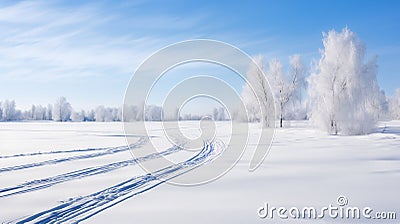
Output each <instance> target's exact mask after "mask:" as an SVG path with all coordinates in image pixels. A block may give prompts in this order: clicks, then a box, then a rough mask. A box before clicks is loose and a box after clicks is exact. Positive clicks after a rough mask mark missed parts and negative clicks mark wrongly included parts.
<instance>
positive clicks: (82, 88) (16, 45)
mask: <svg viewBox="0 0 400 224" xmlns="http://www.w3.org/2000/svg"><path fill="white" fill-rule="evenodd" d="M399 11H400V2H399V1H394V0H393V1H356V0H353V1H321V0H318V1H316V0H315V1H314V0H310V1H294V0H293V1H236V2H234V1H182V2H180V1H134V2H133V1H92V2H91V1H88V2H84V3H82V2H81V1H21V2H18V1H1V2H0V101H2V100H4V99H15V100H16V102H17V106H18V107H19V108H23V109H25V108H28V107H29V106H30V105H31V104H43V105H46V104H47V103H53V102H54V101H55V99H56V98H57V97H58V96H66V97H67V99H68V100H69V101H70V102H71V104H72V106H73V107H74V108H76V109H88V108H93V107H95V106H97V105H99V104H104V105H108V106H118V105H120V104H121V103H122V100H123V95H124V92H125V88H126V86H127V83H128V82H129V80H130V78H131V76H132V74H133V72H134V71H135V69H136V68H137V67H138V66H139V65H140V63H141V62H142V61H143V60H145V59H146V57H148V56H149V55H150V54H152V53H153V52H154V51H156V50H157V49H159V48H161V47H164V46H166V45H169V44H172V43H175V42H177V41H183V40H187V39H193V38H206V39H216V40H220V41H225V42H228V43H230V44H233V45H235V46H237V47H239V48H241V49H242V50H244V51H245V52H246V53H248V54H250V55H255V54H264V55H265V56H266V59H267V60H268V59H272V58H275V57H276V58H278V59H281V60H282V61H287V60H288V57H289V56H290V55H292V54H296V53H299V54H301V55H303V57H304V59H305V61H306V63H309V62H310V61H311V60H312V59H318V58H319V49H320V48H321V47H322V41H321V40H322V32H327V31H329V30H331V29H336V30H341V29H342V28H344V27H345V26H347V27H349V28H350V29H351V30H352V31H354V32H355V33H356V34H357V35H358V37H359V38H360V39H361V40H362V41H363V42H364V43H365V44H366V46H367V52H368V56H373V55H377V56H378V65H379V74H378V79H379V84H380V86H381V88H382V89H383V90H385V92H386V93H387V94H388V95H391V94H393V93H394V91H395V89H396V88H398V87H400V72H399V71H400V63H399V59H400V23H399V22H398V21H400V13H399Z"/></svg>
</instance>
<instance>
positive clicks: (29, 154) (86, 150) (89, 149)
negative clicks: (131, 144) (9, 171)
mask: <svg viewBox="0 0 400 224" xmlns="http://www.w3.org/2000/svg"><path fill="white" fill-rule="evenodd" d="M113 148H115V147H107V148H88V149H72V150H56V151H48V152H32V153H21V154H14V155H4V156H0V159H8V158H16V157H26V156H41V155H51V154H62V153H74V152H93V151H105V150H110V149H113Z"/></svg>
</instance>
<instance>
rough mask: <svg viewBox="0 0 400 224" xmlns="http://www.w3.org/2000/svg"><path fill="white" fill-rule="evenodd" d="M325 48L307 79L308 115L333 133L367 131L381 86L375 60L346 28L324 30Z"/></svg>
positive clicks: (373, 121) (377, 102)
mask: <svg viewBox="0 0 400 224" xmlns="http://www.w3.org/2000/svg"><path fill="white" fill-rule="evenodd" d="M323 45H324V49H323V50H321V59H320V60H319V62H318V63H317V64H316V67H315V71H314V72H313V73H312V74H311V76H310V77H309V79H308V83H309V86H308V89H309V97H310V98H311V101H312V102H313V105H312V106H313V108H312V112H311V119H312V120H314V121H315V122H316V124H317V125H319V126H320V127H322V128H324V129H325V130H327V131H328V132H329V133H332V134H338V133H341V134H344V135H352V134H366V133H369V132H370V131H371V130H372V129H373V128H374V126H375V124H376V121H377V119H378V116H377V115H378V114H379V111H378V109H377V108H376V107H375V106H374V105H377V104H379V100H380V97H379V96H380V89H379V86H378V83H377V78H376V74H377V64H376V60H375V59H372V60H370V61H368V62H364V57H365V45H364V44H363V43H362V42H361V41H360V40H359V39H358V38H357V36H356V34H355V33H353V32H352V31H350V30H349V29H348V28H345V29H343V30H342V32H336V31H334V30H332V31H329V32H328V33H327V34H325V33H324V34H323Z"/></svg>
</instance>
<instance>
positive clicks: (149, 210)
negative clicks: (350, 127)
mask: <svg viewBox="0 0 400 224" xmlns="http://www.w3.org/2000/svg"><path fill="white" fill-rule="evenodd" d="M193 124H195V122H188V123H187V128H188V127H191V125H193ZM218 126H219V127H222V128H224V127H225V126H226V122H219V123H218ZM287 126H288V127H286V128H284V129H277V130H276V133H275V138H274V141H273V145H272V148H271V151H270V153H269V155H268V157H267V158H266V160H265V161H264V163H263V164H262V165H261V167H260V168H259V169H257V170H256V171H255V172H251V173H250V172H248V168H249V162H250V158H251V152H246V153H245V154H244V155H243V158H242V159H241V160H240V161H239V163H238V164H237V165H236V166H235V167H234V168H233V169H232V170H231V171H230V172H229V173H227V174H226V175H224V176H223V177H222V178H219V179H218V180H216V181H214V182H211V183H208V184H205V185H199V186H192V187H182V186H174V185H170V184H166V183H160V182H159V181H157V180H153V179H152V178H153V177H154V176H146V175H145V172H144V171H142V170H141V169H140V167H139V166H137V165H135V164H136V162H135V161H133V160H132V155H131V154H130V152H129V150H126V147H125V146H126V141H125V138H124V132H123V124H122V123H53V122H48V123H46V122H43V123H30V122H27V123H0V221H1V222H10V221H18V220H23V219H24V218H28V217H30V216H32V215H35V214H39V213H40V212H43V211H46V210H49V209H52V208H55V207H56V206H59V207H58V208H57V209H55V210H53V211H57V212H64V213H59V215H58V216H59V217H63V216H65V215H66V213H67V212H70V211H73V212H75V211H80V212H82V211H85V210H84V209H86V208H90V206H94V207H96V206H99V207H98V209H104V210H101V212H99V213H94V214H95V215H94V216H91V217H90V218H88V219H86V220H85V222H87V223H132V222H135V223H267V222H268V223H278V222H281V221H282V220H281V219H279V218H278V217H275V218H274V220H272V221H271V220H268V219H261V218H259V217H258V215H257V210H258V209H259V207H260V206H263V205H264V204H265V203H268V204H269V205H270V206H274V207H280V206H284V207H287V208H290V207H294V206H295V207H299V208H302V207H304V206H313V207H316V208H321V207H324V206H329V205H330V204H332V205H337V202H336V199H337V197H338V196H341V195H343V196H346V197H347V199H348V205H349V206H358V207H361V208H363V207H366V206H368V207H371V208H373V209H374V211H381V212H396V213H397V220H392V221H390V220H374V219H371V220H347V219H346V220H343V219H332V218H329V217H326V218H324V219H317V220H291V219H289V220H283V222H285V223H310V222H312V223H349V222H355V223H391V222H392V223H398V220H399V219H400V207H399V205H400V203H399V201H398V200H399V199H398V198H399V197H398V195H399V189H400V181H399V177H400V147H399V146H400V121H391V122H382V123H380V127H379V128H378V129H377V130H376V132H375V133H373V134H370V135H366V136H331V135H327V134H325V133H322V132H320V131H319V130H316V129H314V128H313V127H312V126H311V125H310V124H308V123H307V122H290V125H287ZM147 127H150V129H152V128H153V129H154V133H156V135H157V134H162V132H159V130H160V129H159V124H157V123H156V122H155V123H149V124H147ZM188 129H189V128H188ZM191 130H192V131H193V133H194V135H196V133H195V130H196V129H195V128H193V129H191ZM134 138H136V137H134ZM154 141H158V145H159V146H160V147H161V148H163V147H164V150H167V151H163V150H161V151H162V153H164V154H163V155H164V156H171V157H173V156H175V157H174V158H175V159H177V158H179V156H177V157H176V155H179V154H180V153H183V152H180V150H179V149H174V148H173V147H172V148H171V145H168V142H167V141H164V140H157V138H155V140H154ZM135 147H137V148H140V149H141V150H146V147H149V143H148V142H147V140H146V139H145V138H141V137H140V136H139V135H138V136H137V142H136V143H135ZM207 150H208V149H207ZM207 150H205V151H204V153H207ZM158 156H159V155H152V156H150V157H146V158H142V159H143V161H146V160H153V159H154V160H156V159H157V158H158ZM205 157H206V156H204V157H203V156H200V157H199V160H196V162H195V163H197V162H198V163H202V162H204V160H203V158H205ZM175 168H176V167H173V168H171V170H174V171H173V172H170V173H169V172H167V173H163V175H170V174H171V173H172V174H174V172H176V171H175V170H178V171H179V169H180V168H179V169H178V168H176V169H175ZM184 169H187V168H185V167H184V168H182V169H181V171H179V172H182V171H185V170H184ZM71 171H76V172H74V173H71ZM188 172H190V171H189V170H188ZM143 175H144V176H143ZM135 177H136V179H132V178H135ZM170 177H173V176H170ZM35 180H41V181H35ZM128 180H129V181H128ZM124 181H128V182H127V183H125V185H121V186H127V187H120V186H116V185H117V184H119V183H122V182H124ZM113 186H114V188H111V187H113ZM14 187H17V188H14ZM105 189H106V190H105ZM104 190H105V191H104ZM142 191H143V192H142ZM96 192H99V193H98V194H94V193H96ZM125 193H126V194H125ZM79 196H82V197H81V198H80V197H79ZM85 196H87V197H85ZM104 198H106V199H107V198H108V199H110V198H111V199H115V198H117V200H119V199H118V198H121V199H122V198H125V199H126V200H124V201H122V202H121V203H118V204H115V205H113V206H110V205H112V203H109V204H106V205H102V204H101V203H102V202H104V201H105V199H104ZM108 199H107V200H108ZM111 199H110V200H109V201H111ZM63 205H65V208H62V206H63ZM85 206H86V207H85ZM71 208H73V209H71ZM63 209H64V210H63ZM69 209H71V210H69ZM74 209H75V210H74ZM79 209H80V210H79ZM94 211H96V212H97V211H100V210H94ZM92 212H93V211H92ZM371 214H374V213H371ZM47 215H48V216H56V215H55V213H51V212H50V213H48V214H47ZM36 221H37V220H36Z"/></svg>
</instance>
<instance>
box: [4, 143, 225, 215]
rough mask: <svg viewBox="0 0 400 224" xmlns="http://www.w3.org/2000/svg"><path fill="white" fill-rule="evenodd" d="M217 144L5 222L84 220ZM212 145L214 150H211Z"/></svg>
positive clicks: (203, 156)
mask: <svg viewBox="0 0 400 224" xmlns="http://www.w3.org/2000/svg"><path fill="white" fill-rule="evenodd" d="M219 144H221V143H215V142H212V143H206V144H205V145H204V147H203V149H202V150H201V151H200V152H199V153H198V154H197V155H196V156H194V157H192V158H191V159H188V160H186V161H184V162H181V163H178V164H175V165H171V166H168V167H165V168H162V169H160V170H157V171H155V172H153V173H149V174H146V175H142V176H137V177H134V178H131V179H128V180H126V181H124V182H121V183H119V184H117V185H114V186H112V187H109V188H106V189H104V190H101V191H98V192H96V193H93V194H90V195H87V196H80V197H75V198H71V199H69V200H68V201H65V202H63V203H62V204H60V205H58V206H55V207H53V208H51V209H49V210H45V211H42V212H39V213H37V214H34V215H31V216H27V217H23V218H21V219H19V220H15V221H12V222H9V223H26V222H33V223H62V222H69V223H78V222H81V221H84V220H86V219H88V218H90V217H92V216H94V215H96V214H98V213H100V212H102V211H104V210H106V209H108V208H111V207H112V206H114V205H116V204H118V203H120V202H122V201H125V200H127V199H129V198H131V197H134V196H136V195H139V194H141V193H143V192H146V191H148V190H150V189H152V188H155V187H157V186H158V185H160V184H162V183H164V182H166V181H168V180H170V179H172V178H174V177H177V176H179V175H182V174H184V173H186V172H189V171H190V170H192V169H195V168H196V167H198V166H201V165H203V164H205V163H207V162H210V161H212V160H214V159H215V158H216V157H217V156H218V155H219V154H220V153H222V150H223V149H224V147H221V146H220V145H219ZM216 148H217V149H218V150H215V149H216Z"/></svg>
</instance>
